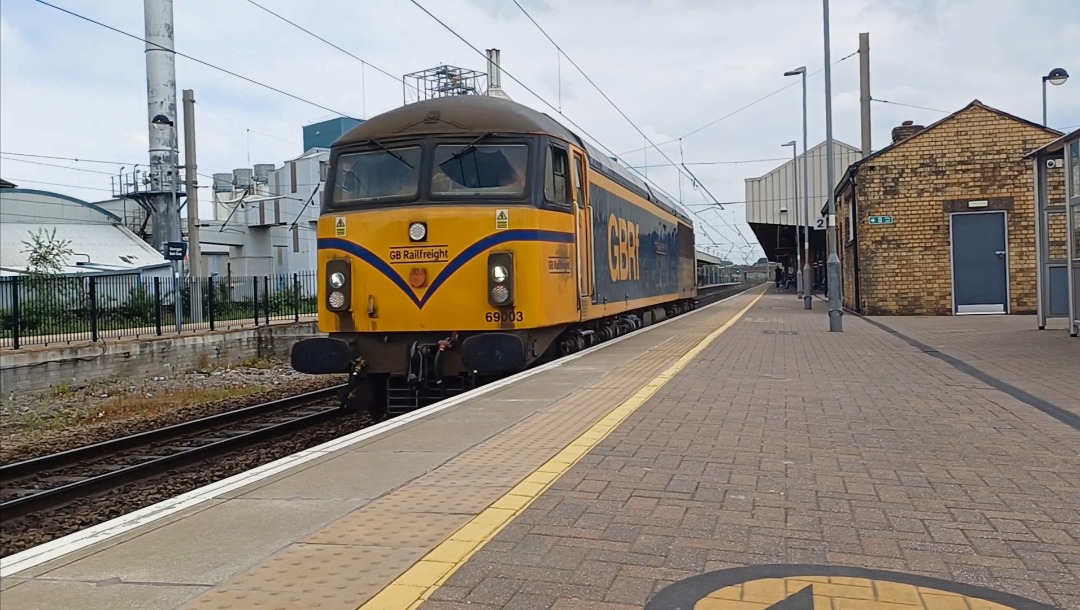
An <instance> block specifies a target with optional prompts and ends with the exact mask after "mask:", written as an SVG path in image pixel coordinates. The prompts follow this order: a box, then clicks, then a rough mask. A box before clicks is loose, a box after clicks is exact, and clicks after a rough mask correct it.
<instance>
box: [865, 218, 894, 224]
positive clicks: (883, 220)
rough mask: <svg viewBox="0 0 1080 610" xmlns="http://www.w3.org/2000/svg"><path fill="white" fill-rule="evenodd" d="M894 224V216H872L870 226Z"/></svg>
mask: <svg viewBox="0 0 1080 610" xmlns="http://www.w3.org/2000/svg"><path fill="white" fill-rule="evenodd" d="M892 223H893V218H892V216H871V217H870V224H872V225H891V224H892Z"/></svg>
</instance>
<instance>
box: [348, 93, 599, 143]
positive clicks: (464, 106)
mask: <svg viewBox="0 0 1080 610" xmlns="http://www.w3.org/2000/svg"><path fill="white" fill-rule="evenodd" d="M488 132H510V133H548V134H551V135H554V136H557V137H560V138H563V139H565V140H569V141H571V142H575V143H577V144H578V145H581V141H580V140H579V139H578V137H577V136H576V135H575V134H574V133H573V132H571V131H570V130H568V129H566V128H565V127H563V126H562V125H560V124H559V123H558V122H556V121H555V120H554V119H552V118H551V117H549V116H548V115H546V114H544V113H542V112H537V111H536V110H533V109H532V108H529V107H528V106H524V105H522V104H518V103H517V102H513V101H510V100H504V99H500V98H497V97H491V96H487V95H452V96H448V97H440V98H435V99H430V100H424V101H422V102H416V103H414V104H407V105H405V106H401V107H399V108H395V109H393V110H390V111H388V112H384V113H382V114H380V115H378V116H374V117H372V118H370V119H368V120H367V121H364V122H363V123H360V124H359V125H357V126H356V127H353V128H352V129H350V130H349V131H348V132H347V133H345V134H344V135H343V136H341V138H339V139H338V141H337V142H335V144H353V143H357V142H364V141H366V140H370V139H372V138H375V139H382V138H394V137H401V136H410V135H430V134H454V133H460V134H481V133H488Z"/></svg>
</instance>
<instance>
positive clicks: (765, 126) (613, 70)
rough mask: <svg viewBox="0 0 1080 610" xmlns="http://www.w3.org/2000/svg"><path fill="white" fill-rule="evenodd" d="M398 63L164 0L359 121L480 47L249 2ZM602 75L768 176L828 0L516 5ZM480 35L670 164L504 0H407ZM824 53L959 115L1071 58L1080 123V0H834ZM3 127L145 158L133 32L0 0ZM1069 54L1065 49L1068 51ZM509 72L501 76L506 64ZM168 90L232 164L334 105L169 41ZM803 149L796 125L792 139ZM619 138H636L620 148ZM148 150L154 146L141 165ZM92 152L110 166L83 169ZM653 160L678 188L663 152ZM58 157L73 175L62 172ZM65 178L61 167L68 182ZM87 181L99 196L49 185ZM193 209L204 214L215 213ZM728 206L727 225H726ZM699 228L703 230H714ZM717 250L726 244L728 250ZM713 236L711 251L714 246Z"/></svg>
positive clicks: (331, 10)
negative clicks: (173, 89)
mask: <svg viewBox="0 0 1080 610" xmlns="http://www.w3.org/2000/svg"><path fill="white" fill-rule="evenodd" d="M257 1H258V2H259V3H260V4H262V5H264V6H266V7H267V8H269V9H270V10H273V11H274V12H277V13H279V14H280V15H282V16H284V17H286V18H288V19H291V20H294V21H295V22H297V23H298V24H300V25H302V26H304V27H306V28H308V29H310V30H312V31H314V32H316V33H317V34H319V35H320V36H323V37H325V38H326V39H327V40H330V41H331V42H333V43H335V44H337V45H339V46H341V47H343V48H345V49H347V50H348V51H350V52H351V53H353V54H355V55H357V56H359V57H361V58H363V59H364V60H366V61H367V62H369V63H370V64H373V65H374V66H378V67H379V68H381V69H383V70H386V71H387V72H389V73H390V74H391V75H393V76H387V75H384V74H381V73H380V72H378V71H377V70H376V69H374V68H371V67H364V66H362V65H361V63H360V62H358V61H356V60H355V59H352V58H350V57H349V56H347V55H345V54H343V53H341V52H339V51H337V50H335V49H333V48H331V47H330V46H328V45H326V44H325V43H323V42H320V41H318V40H316V39H314V38H312V37H310V36H308V35H306V34H304V33H302V32H300V31H298V30H297V29H295V28H293V27H292V26H290V25H288V24H286V23H284V22H282V21H281V20H280V19H278V18H276V17H274V16H273V15H270V14H268V13H266V12H265V11H263V10H260V9H259V8H257V7H256V6H254V5H253V4H251V3H249V2H247V1H246V0H221V1H215V2H210V1H209V0H202V1H192V2H183V3H181V2H177V3H175V5H174V10H175V11H176V13H175V20H176V44H177V49H178V50H179V51H181V52H184V53H187V54H190V55H192V56H194V57H198V58H200V59H204V60H206V61H209V62H212V63H214V64H217V65H220V66H221V67H224V68H227V69H229V70H232V71H234V72H237V73H240V74H243V75H245V76H248V77H250V78H253V79H256V80H259V81H262V82H264V83H266V84H269V85H272V86H274V87H277V88H279V89H281V90H284V91H287V92H289V93H292V94H294V95H297V96H299V97H302V98H305V99H307V100H311V101H313V102H316V103H318V104H319V105H322V106H325V107H327V108H331V109H333V110H336V111H340V112H344V113H348V114H352V115H355V116H371V115H373V114H376V113H379V112H384V111H387V110H390V109H392V108H394V107H397V106H399V105H401V103H402V101H403V91H402V83H401V79H400V77H401V75H403V74H405V73H408V72H412V71H416V70H421V69H424V68H428V67H432V66H435V65H438V64H442V63H449V64H454V65H459V66H461V67H464V68H470V69H476V70H481V71H483V70H485V69H486V63H485V60H484V58H483V57H482V55H480V54H477V53H476V52H475V51H474V50H472V49H470V48H469V47H468V46H466V45H465V44H464V43H462V42H461V41H460V40H458V39H457V38H455V37H454V36H453V35H452V34H450V33H449V32H447V31H446V30H445V29H444V28H443V27H442V26H441V25H439V24H438V23H436V22H435V21H434V20H432V19H431V18H430V17H428V16H427V15H425V14H424V13H423V12H422V11H421V10H419V9H417V8H416V7H415V6H414V5H413V4H412V3H410V2H398V1H393V0H381V1H378V2H375V1H372V2H363V3H358V2H349V1H347V0H324V1H323V2H320V3H319V10H318V11H312V10H310V5H309V4H307V3H299V2H289V1H287V0H257ZM520 1H521V2H522V5H523V6H524V7H525V8H526V10H528V11H529V12H530V13H531V14H532V16H533V18H535V19H536V21H537V22H539V23H540V24H541V25H542V26H543V27H544V28H545V30H547V32H548V34H550V35H551V36H552V37H553V38H554V39H555V40H556V41H557V42H558V43H559V45H560V46H561V47H562V48H563V50H564V51H565V52H566V53H567V54H568V55H569V56H570V57H571V58H572V59H573V60H574V61H575V62H577V63H578V64H579V65H580V66H581V67H582V68H583V69H584V70H585V71H586V72H587V74H588V75H589V76H590V77H591V78H592V79H593V81H595V82H596V83H597V84H598V85H599V86H600V87H601V88H602V89H603V91H604V92H605V93H606V94H607V95H608V96H610V97H611V98H612V99H613V100H614V101H615V103H616V104H618V106H619V107H620V108H621V109H622V110H623V112H625V113H626V114H627V115H628V116H629V117H631V119H632V120H633V122H634V123H635V124H636V125H637V127H638V128H640V129H641V130H642V131H643V132H644V133H645V134H646V135H647V136H648V137H649V138H650V139H651V140H652V141H653V142H656V143H660V142H664V141H667V140H676V141H675V142H673V143H669V144H666V145H664V146H662V147H661V149H662V152H663V154H665V155H667V157H668V158H670V159H672V160H675V161H678V160H679V159H680V150H679V142H678V141H677V140H678V138H679V137H681V136H686V137H684V138H683V140H682V151H681V152H682V154H681V156H682V157H684V158H685V160H686V161H687V162H711V161H743V162H740V163H738V164H725V165H696V166H691V167H692V169H693V170H694V173H695V174H696V175H697V176H698V177H699V178H700V179H701V180H702V182H703V184H704V186H705V187H706V188H707V189H708V190H709V191H710V192H711V193H712V194H713V195H715V196H716V198H718V199H720V200H722V201H739V200H741V199H742V198H743V195H744V186H743V180H744V179H745V178H748V177H754V176H759V175H762V174H765V173H767V172H768V171H769V170H771V169H773V168H774V167H775V166H776V165H778V164H779V163H781V162H779V161H766V162H753V161H752V160H755V159H776V158H783V157H785V156H786V155H787V154H788V151H787V150H786V149H782V148H781V147H780V145H781V144H782V143H784V142H787V141H788V140H791V139H793V138H795V139H799V140H801V133H802V126H801V95H800V89H799V86H798V83H797V79H795V78H785V77H783V72H784V71H786V70H790V69H792V68H795V67H798V66H800V65H806V66H807V68H808V70H809V71H810V72H814V71H817V70H819V69H820V68H821V67H822V64H823V49H822V37H823V31H822V30H823V27H822V14H821V3H819V2H807V1H805V0H768V1H760V2H736V1H734V0H709V1H705V0H655V1H653V0H633V1H626V0H573V1H571V0H545V1H540V0H528V1H525V0H520ZM420 2H421V4H422V5H423V6H425V7H427V8H428V10H430V11H431V12H432V13H434V14H435V15H437V16H438V17H439V18H440V19H442V20H443V21H444V22H446V23H447V24H448V25H449V26H451V27H452V28H454V29H455V30H456V31H457V32H458V33H460V34H461V35H462V36H463V37H465V38H466V39H467V40H469V41H470V42H471V43H472V44H473V45H475V46H476V47H477V48H478V49H480V50H481V51H483V50H484V49H487V48H492V47H494V48H499V49H501V50H502V57H503V63H504V67H505V70H506V72H507V74H506V75H504V78H503V86H504V88H505V89H506V90H507V91H508V92H509V94H510V95H511V96H512V97H513V98H514V99H515V100H516V101H519V102H521V103H525V104H527V105H529V106H532V107H533V108H536V109H537V110H540V111H543V112H547V113H549V114H551V115H552V116H555V117H556V118H557V119H559V120H563V121H564V122H567V120H566V119H563V118H562V117H560V116H559V115H558V114H557V112H556V110H553V109H552V108H551V107H549V106H548V105H546V104H545V103H544V102H543V101H541V100H540V99H538V98H537V97H535V96H534V95H532V94H530V93H529V92H528V91H527V90H526V89H525V88H524V87H523V86H522V85H520V84H518V83H516V82H515V81H514V78H517V79H520V80H521V81H522V82H523V83H524V84H525V85H527V86H528V87H529V88H530V89H532V90H533V91H535V92H536V94H538V95H539V96H540V97H542V98H543V99H544V100H546V101H547V102H548V103H550V104H552V105H553V106H554V107H555V108H556V109H561V110H562V112H563V113H565V116H566V117H569V119H570V120H572V121H573V122H575V123H577V124H578V125H580V126H581V127H582V128H583V129H584V130H585V131H586V132H588V133H589V134H590V135H591V136H592V137H593V138H594V139H595V140H596V142H594V143H597V144H602V145H604V146H607V147H609V148H610V149H611V150H614V151H615V152H616V153H619V154H620V158H621V159H623V160H624V161H625V162H627V163H629V164H632V165H646V164H648V165H655V164H659V163H665V162H666V161H665V160H664V158H663V155H662V154H661V151H657V150H655V149H653V150H648V151H637V152H632V153H628V151H632V150H634V149H641V148H642V147H643V146H644V144H645V139H644V138H643V137H642V135H641V134H639V133H638V131H637V130H636V129H635V128H634V127H633V126H632V125H631V124H630V123H628V122H627V121H626V120H625V119H624V118H622V117H621V116H620V115H619V114H618V113H617V112H616V111H615V110H614V109H613V108H612V107H611V106H610V105H609V104H608V102H607V101H605V100H604V98H603V96H601V95H600V93H598V92H597V91H596V90H595V89H594V88H593V86H592V85H590V84H589V83H588V82H587V81H586V80H585V78H584V77H583V76H582V75H581V74H580V73H578V72H577V70H575V69H574V68H573V67H572V66H571V65H570V63H569V62H568V61H566V59H565V58H563V59H562V60H559V58H558V54H557V52H556V51H555V49H554V47H552V45H551V43H550V42H549V41H548V40H547V38H545V37H544V35H543V34H542V33H541V32H540V31H539V30H537V28H536V27H535V26H534V25H533V24H532V23H531V22H530V21H529V20H528V19H527V18H526V17H525V15H523V14H522V13H521V11H520V10H519V9H518V8H517V7H516V6H514V4H513V3H511V2H506V1H503V0H498V1H496V0H441V1H439V2H434V1H433V0H420ZM60 4H61V5H62V6H66V7H70V8H71V9H72V10H75V11H78V12H83V13H84V14H86V15H87V16H89V17H93V18H95V19H98V20H100V21H102V22H105V23H108V24H110V25H114V26H115V27H118V28H121V29H124V30H126V31H129V32H132V33H134V34H137V35H142V32H143V21H142V11H141V8H139V7H135V8H132V6H130V5H129V4H130V3H111V2H110V3H92V4H87V5H85V6H82V5H79V4H77V3H71V2H66V3H64V2H61V3H60ZM831 26H832V28H831V38H832V59H833V61H834V62H835V61H838V60H840V59H841V58H844V57H845V56H848V55H849V54H851V53H852V52H854V51H855V50H856V49H857V45H858V34H859V32H870V44H871V52H870V57H871V64H872V65H871V71H872V74H871V85H872V94H873V96H874V97H875V98H878V99H881V100H888V101H890V102H898V103H902V104H914V105H916V106H923V107H926V108H933V109H940V110H946V111H950V112H951V111H955V110H958V109H959V108H961V107H963V106H964V105H966V104H967V103H968V102H970V101H971V100H972V99H975V98H978V99H980V100H982V101H983V102H985V103H987V104H990V105H993V106H996V107H998V108H1001V109H1002V110H1005V111H1007V112H1011V113H1013V114H1017V115H1020V116H1023V117H1026V118H1029V119H1032V120H1036V121H1038V120H1041V93H1040V90H1041V81H1040V77H1041V75H1043V74H1045V73H1046V72H1047V71H1049V70H1050V68H1053V67H1056V66H1059V65H1060V66H1062V67H1065V68H1066V69H1069V70H1070V72H1072V73H1073V74H1074V75H1075V78H1074V79H1072V80H1070V81H1069V82H1068V83H1067V84H1066V85H1065V86H1062V87H1050V88H1048V89H1049V90H1048V92H1047V93H1048V107H1049V116H1050V123H1051V125H1052V126H1059V127H1064V126H1075V125H1080V65H1071V64H1070V63H1069V62H1070V61H1072V62H1075V61H1076V60H1075V51H1074V50H1075V46H1074V45H1073V46H1070V44H1073V43H1074V41H1075V40H1078V39H1080V4H1078V3H1077V2H1075V0H1046V1H1043V2H1039V3H1031V2H1027V1H1025V0H949V1H945V0H910V1H909V0H833V1H832V3H831ZM0 34H2V40H3V42H2V45H3V46H2V51H3V52H2V53H0V80H2V83H0V99H2V100H3V104H2V108H0V130H2V132H3V146H2V148H3V149H4V151H8V152H29V153H37V154H52V155H59V156H72V157H74V156H80V157H86V158H98V159H115V160H123V161H142V160H145V159H146V157H147V152H146V145H147V144H146V99H145V95H146V93H145V88H146V79H145V68H144V63H143V62H144V45H143V43H140V42H138V41H134V40H131V39H129V38H126V37H124V36H121V35H119V34H116V33H114V32H110V31H108V30H105V29H103V28H101V27H98V26H95V25H92V24H88V23H86V22H84V21H80V20H78V19H75V18H73V17H71V16H68V15H65V14H63V13H60V12H57V11H55V10H53V9H49V8H47V7H44V6H41V5H39V4H35V3H20V4H11V3H5V7H4V16H3V19H2V20H0ZM1070 49H1072V50H1073V54H1072V55H1069V52H1070ZM832 72H833V75H832V76H833V95H834V100H833V113H834V135H835V137H836V138H838V139H840V140H843V141H846V142H848V143H851V144H855V145H857V144H858V143H859V141H860V136H859V131H858V130H859V108H858V105H859V102H858V98H859V96H858V87H859V85H858V57H857V56H854V57H850V58H848V59H846V60H844V61H842V62H840V63H839V64H837V65H835V66H834V67H833V70H832ZM511 75H512V77H514V78H511ZM177 79H178V91H177V96H178V97H179V95H180V91H179V89H193V90H194V92H195V98H196V101H197V105H196V108H197V121H196V123H197V126H198V153H199V168H200V171H202V172H203V173H207V174H209V173H213V172H222V171H230V170H232V169H233V168H236V167H244V166H248V165H249V163H248V158H249V156H250V163H252V164H254V163H264V162H269V163H276V164H280V163H281V162H282V161H284V160H285V159H288V158H291V157H294V156H296V155H297V154H299V153H300V152H301V151H300V144H299V143H300V141H301V126H302V125H304V124H306V123H310V122H313V121H315V120H319V119H323V118H327V117H329V116H332V115H331V113H330V112H328V111H327V110H325V109H322V108H318V107H315V106H312V105H309V104H305V103H304V102H301V101H297V100H295V99H291V98H289V97H286V96H284V95H280V94H278V93H274V92H272V91H268V90H267V89H264V88H261V87H258V86H256V85H252V84H250V83H246V82H244V81H241V80H239V79H236V78H234V77H231V76H228V75H226V74H223V73H221V72H218V71H215V70H213V69H211V68H207V67H205V66H202V65H199V64H197V63H194V62H191V61H189V60H186V59H183V58H178V60H177ZM789 84H790V85H793V86H791V87H790V88H788V89H785V90H784V91H782V92H780V93H778V94H776V95H773V96H771V97H769V98H768V99H766V100H764V101H761V102H759V103H757V104H754V105H753V106H751V107H749V108H747V109H745V110H742V111H740V112H738V113H736V114H734V115H733V116H731V117H730V118H727V119H725V120H722V121H719V122H717V123H716V124H714V125H712V126H710V127H708V128H706V129H702V130H701V131H698V132H696V133H694V134H693V135H687V134H690V133H691V132H692V131H694V130H696V129H698V128H700V127H701V126H703V125H705V124H707V123H709V122H711V121H714V120H715V119H717V118H719V117H722V116H724V115H727V114H730V113H732V112H733V111H735V110H737V109H739V108H741V107H743V106H745V105H747V104H749V103H750V102H752V101H754V100H756V99H758V98H761V97H763V96H765V95H767V94H769V93H770V92H773V91H775V90H777V89H779V88H781V87H784V86H785V85H789ZM808 90H809V111H810V121H809V131H810V145H811V146H813V145H815V144H817V143H818V142H820V141H821V140H822V139H823V138H824V79H823V75H822V74H817V75H814V76H812V77H810V78H809V79H808ZM872 110H873V142H874V146H875V148H880V147H881V146H884V145H885V144H887V143H888V141H889V137H890V136H889V132H890V130H891V129H892V127H894V126H896V125H898V124H899V123H900V122H901V121H903V120H907V119H911V120H914V121H916V122H918V123H922V124H928V123H930V122H933V121H935V120H937V119H938V118H940V117H942V116H943V114H942V113H940V112H934V111H932V110H920V109H917V108H910V107H906V106H900V105H893V104H888V103H884V102H875V103H874V104H873V109H872ZM800 148H801V141H800ZM623 153H628V154H625V155H623ZM144 162H145V161H144ZM2 168H3V169H2V171H3V173H4V175H5V177H6V176H12V177H20V178H24V179H36V180H42V181H50V182H58V183H68V184H80V185H83V186H86V187H94V188H106V189H107V188H108V186H109V184H108V177H107V176H101V175H95V174H79V173H77V172H73V171H66V170H60V169H57V168H46V167H39V166H33V165H28V164H20V163H16V162H10V161H8V160H4V161H3V162H2ZM94 169H101V168H100V167H95V168H94ZM642 171H647V172H648V176H649V178H650V179H652V180H655V181H656V182H657V183H658V184H659V185H660V186H661V187H662V188H663V189H665V190H666V191H668V192H669V193H672V194H674V195H676V196H678V193H679V190H680V180H679V177H678V174H677V173H676V172H675V171H674V170H672V169H671V168H663V167H651V168H648V169H647V170H646V169H643V170H642ZM65 172H66V173H65ZM61 177H62V178H63V179H59V178H61ZM681 187H682V192H683V197H684V199H685V200H686V202H687V203H692V204H695V206H697V207H694V208H693V209H695V210H698V211H700V212H701V213H702V214H703V215H705V217H706V218H707V219H708V224H711V225H713V226H715V227H716V228H715V229H713V228H707V227H705V223H704V222H702V223H699V224H701V225H702V226H703V227H705V228H703V229H702V230H701V231H699V239H703V240H704V239H712V240H715V241H716V242H720V243H730V244H734V245H736V246H744V242H743V240H742V239H741V238H740V237H739V235H738V234H737V233H736V231H735V230H734V229H732V228H731V227H730V226H727V225H737V226H741V227H742V232H743V234H744V235H745V236H747V237H750V239H751V240H752V239H753V238H752V236H751V233H750V231H749V229H748V228H747V227H746V226H745V224H743V222H742V219H743V211H742V207H741V206H740V205H737V204H736V205H731V206H728V207H727V210H725V211H720V210H717V209H715V208H709V207H704V206H703V205H701V204H703V202H705V201H706V197H705V195H704V193H703V191H702V190H701V189H697V190H695V189H694V188H693V187H692V186H691V184H690V182H689V181H688V180H686V179H685V178H684V179H683V180H682V183H681ZM56 189H57V190H61V191H64V192H69V193H70V194H73V195H76V196H82V197H86V198H90V199H96V198H99V196H100V195H102V194H107V193H103V192H102V191H94V190H85V189H84V190H75V189H64V188H62V187H56ZM204 207H205V208H206V210H205V211H206V212H207V213H208V212H209V208H208V207H207V206H204ZM725 223H727V224H725ZM706 233H707V234H708V235H707V236H706ZM726 247H727V246H725V248H726ZM722 250H723V248H722Z"/></svg>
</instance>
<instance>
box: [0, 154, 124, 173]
mask: <svg viewBox="0 0 1080 610" xmlns="http://www.w3.org/2000/svg"><path fill="white" fill-rule="evenodd" d="M0 154H2V153H0ZM0 159H3V160H4V161H15V162H17V163H31V164H33V165H46V166H48V167H59V168H60V169H70V170H74V171H77V172H89V173H91V174H101V175H102V176H114V177H115V176H116V174H114V173H112V172H103V171H99V170H96V169H82V168H81V167H71V166H70V165H57V164H56V163H43V162H41V161H30V160H29V159H15V158H13V157H4V156H0Z"/></svg>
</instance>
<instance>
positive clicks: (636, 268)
mask: <svg viewBox="0 0 1080 610" xmlns="http://www.w3.org/2000/svg"><path fill="white" fill-rule="evenodd" d="M604 182H606V181H604V180H603V179H600V180H597V181H596V182H594V183H592V184H591V185H590V197H591V203H592V223H593V235H594V236H595V238H594V246H593V265H594V277H595V278H596V285H595V292H596V304H597V306H598V307H602V308H604V309H608V311H605V312H604V313H606V314H609V313H611V311H610V310H611V309H612V308H614V309H616V310H625V309H633V308H635V307H642V306H648V305H654V304H658V303H662V302H665V301H669V300H673V299H674V298H676V297H677V296H678V294H679V292H680V290H679V288H680V286H679V275H680V274H679V249H678V222H677V220H676V219H675V218H674V217H673V216H671V215H669V214H667V213H666V212H664V211H663V210H660V209H659V208H656V207H655V206H652V205H651V204H650V203H649V202H647V201H645V200H643V199H641V198H640V197H636V196H635V195H633V194H632V193H630V192H629V191H626V190H625V189H621V188H620V187H618V186H617V185H614V184H611V183H608V184H604ZM605 187H606V188H605ZM620 191H621V192H620ZM632 199H638V200H639V201H641V202H642V203H634V202H632V201H631V200H632ZM650 208H651V209H650ZM603 306H608V307H603ZM612 306H614V307H612Z"/></svg>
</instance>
